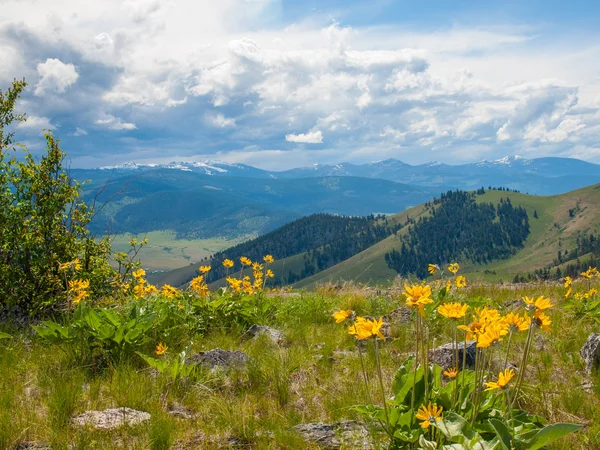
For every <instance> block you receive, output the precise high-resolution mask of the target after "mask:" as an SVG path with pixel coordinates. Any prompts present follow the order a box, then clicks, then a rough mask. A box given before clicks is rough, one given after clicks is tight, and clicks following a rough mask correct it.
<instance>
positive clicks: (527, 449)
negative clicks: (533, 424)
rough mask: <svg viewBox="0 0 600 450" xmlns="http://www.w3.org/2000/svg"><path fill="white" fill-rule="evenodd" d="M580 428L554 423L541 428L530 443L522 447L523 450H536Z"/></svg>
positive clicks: (574, 425) (579, 426)
mask: <svg viewBox="0 0 600 450" xmlns="http://www.w3.org/2000/svg"><path fill="white" fill-rule="evenodd" d="M580 428H583V425H577V424H574V423H555V424H552V425H547V426H545V427H544V428H542V429H541V430H540V431H539V432H538V433H537V434H536V435H535V436H534V437H533V439H531V441H529V442H527V443H524V445H522V447H523V449H524V450H537V449H540V448H542V447H545V446H546V445H548V444H551V443H552V442H554V441H556V440H557V439H560V438H561V437H563V436H566V435H567V434H569V433H572V432H573V431H576V430H579V429H580Z"/></svg>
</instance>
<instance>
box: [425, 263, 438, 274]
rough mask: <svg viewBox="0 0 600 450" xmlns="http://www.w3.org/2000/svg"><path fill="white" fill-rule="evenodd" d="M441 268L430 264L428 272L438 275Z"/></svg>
mask: <svg viewBox="0 0 600 450" xmlns="http://www.w3.org/2000/svg"><path fill="white" fill-rule="evenodd" d="M439 268H440V267H439V266H438V265H437V264H429V265H428V266H427V271H428V272H429V273H430V274H431V275H433V274H434V273H436V272H437V271H438V270H439Z"/></svg>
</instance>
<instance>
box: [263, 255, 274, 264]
mask: <svg viewBox="0 0 600 450" xmlns="http://www.w3.org/2000/svg"><path fill="white" fill-rule="evenodd" d="M263 261H264V262H265V263H266V264H273V261H275V258H273V255H265V256H263Z"/></svg>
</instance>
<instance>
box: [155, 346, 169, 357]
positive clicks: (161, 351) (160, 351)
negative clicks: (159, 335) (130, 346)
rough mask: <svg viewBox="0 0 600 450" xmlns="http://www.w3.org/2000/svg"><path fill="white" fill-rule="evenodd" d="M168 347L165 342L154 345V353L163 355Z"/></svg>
mask: <svg viewBox="0 0 600 450" xmlns="http://www.w3.org/2000/svg"><path fill="white" fill-rule="evenodd" d="M168 348H169V347H167V346H166V345H165V344H158V345H157V346H156V349H155V352H156V354H157V355H159V356H160V355H164V354H165V352H166V351H167V349H168Z"/></svg>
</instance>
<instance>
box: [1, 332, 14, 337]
mask: <svg viewBox="0 0 600 450" xmlns="http://www.w3.org/2000/svg"><path fill="white" fill-rule="evenodd" d="M0 339H12V336H11V335H10V334H8V333H2V332H1V331H0Z"/></svg>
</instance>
